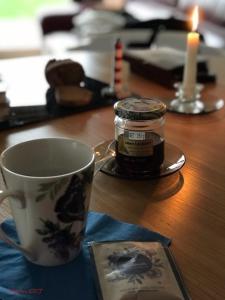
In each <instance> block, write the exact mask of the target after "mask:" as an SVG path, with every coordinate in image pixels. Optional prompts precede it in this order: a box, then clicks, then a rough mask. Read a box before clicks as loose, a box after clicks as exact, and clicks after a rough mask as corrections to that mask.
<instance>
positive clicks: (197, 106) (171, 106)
mask: <svg viewBox="0 0 225 300" xmlns="http://www.w3.org/2000/svg"><path fill="white" fill-rule="evenodd" d="M174 87H175V89H176V93H175V96H176V98H175V99H173V100H168V101H164V102H165V103H166V105H167V109H168V111H172V112H177V113H181V114H191V115H197V114H204V113H209V112H213V111H215V110H219V109H221V108H222V107H223V106H224V100H223V99H216V100H215V99H202V97H201V91H202V90H203V88H204V86H203V85H202V84H199V83H197V84H196V85H195V89H194V92H193V94H192V95H191V96H189V97H188V96H187V94H186V93H185V91H184V88H183V84H182V83H180V82H178V83H175V85H174Z"/></svg>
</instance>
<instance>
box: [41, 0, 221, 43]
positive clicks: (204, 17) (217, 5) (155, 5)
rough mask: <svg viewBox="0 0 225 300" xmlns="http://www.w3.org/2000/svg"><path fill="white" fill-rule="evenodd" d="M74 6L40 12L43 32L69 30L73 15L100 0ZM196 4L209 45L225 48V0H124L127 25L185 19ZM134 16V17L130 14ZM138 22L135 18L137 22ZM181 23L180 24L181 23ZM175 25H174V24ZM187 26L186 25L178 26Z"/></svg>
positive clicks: (78, 2)
mask: <svg viewBox="0 0 225 300" xmlns="http://www.w3.org/2000/svg"><path fill="white" fill-rule="evenodd" d="M112 1H113V0H112ZM75 2H76V3H74V4H75V6H74V7H73V6H70V8H68V9H67V10H64V11H62V12H61V13H60V12H59V11H58V12H57V14H55V13H54V11H49V10H48V11H44V12H42V13H41V14H40V15H39V20H40V26H41V29H42V33H43V35H47V34H50V33H52V32H56V31H69V30H71V29H72V28H73V23H72V18H73V17H74V16H76V15H78V14H79V13H80V12H82V11H83V10H85V9H86V8H89V7H96V6H97V7H99V4H100V3H101V1H90V0H89V1H75ZM196 4H197V5H199V7H200V12H201V21H200V26H199V31H200V32H201V33H202V34H203V35H204V37H205V41H206V43H207V44H208V45H210V46H214V47H221V48H225V31H224V29H225V0H195V1H193V0H159V1H157V0H155V1H154V0H127V1H126V5H125V7H124V9H125V10H124V11H123V12H122V11H120V13H123V14H125V15H126V16H127V20H128V27H130V28H131V27H132V24H135V21H137V20H138V21H140V22H141V25H139V26H143V27H145V28H148V26H151V23H150V25H149V24H148V21H150V22H151V21H152V20H155V19H158V20H163V19H164V20H165V19H167V18H171V17H173V18H175V19H179V20H185V23H186V20H187V16H188V12H189V11H190V9H191V8H193V6H194V5H196ZM132 17H133V18H132ZM136 24H137V22H136ZM181 27H182V26H181ZM175 29H176V27H175ZM181 29H187V28H181Z"/></svg>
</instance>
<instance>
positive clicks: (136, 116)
mask: <svg viewBox="0 0 225 300" xmlns="http://www.w3.org/2000/svg"><path fill="white" fill-rule="evenodd" d="M114 110H115V114H116V115H117V116H119V117H121V118H123V119H127V120H152V119H158V118H160V117H162V116H163V115H164V114H165V112H166V105H165V104H164V103H163V102H162V101H160V100H156V99H148V98H127V99H124V100H120V101H118V102H116V103H115V104H114Z"/></svg>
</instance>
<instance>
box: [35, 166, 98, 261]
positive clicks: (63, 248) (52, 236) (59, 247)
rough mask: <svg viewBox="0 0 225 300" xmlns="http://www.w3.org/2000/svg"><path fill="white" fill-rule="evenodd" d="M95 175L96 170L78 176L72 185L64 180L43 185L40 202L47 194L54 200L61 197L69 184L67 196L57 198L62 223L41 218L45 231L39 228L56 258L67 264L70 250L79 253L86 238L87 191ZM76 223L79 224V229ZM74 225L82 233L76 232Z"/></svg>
mask: <svg viewBox="0 0 225 300" xmlns="http://www.w3.org/2000/svg"><path fill="white" fill-rule="evenodd" d="M92 172H93V170H87V171H86V172H83V173H81V174H79V175H77V174H75V175H73V176H72V177H71V179H70V180H69V182H68V179H66V180H65V179H62V180H61V181H56V182H49V183H46V184H43V183H42V184H41V186H40V192H41V193H40V196H38V198H37V201H40V199H41V200H42V199H44V198H45V197H46V195H44V193H45V194H46V193H47V194H48V196H49V199H50V200H52V198H54V197H57V193H58V192H59V191H60V190H61V189H62V188H63V187H64V185H65V184H66V183H67V186H66V188H64V192H63V194H62V195H60V197H59V198H58V199H57V198H56V199H57V200H56V204H55V209H54V211H55V213H56V215H57V219H58V221H57V222H53V221H51V220H43V219H41V222H42V228H41V229H36V232H37V233H38V234H39V235H41V236H43V237H42V241H43V242H44V243H47V244H48V247H49V248H50V249H51V250H52V251H53V252H54V254H55V256H56V257H58V258H60V259H62V260H64V261H67V260H69V259H70V250H74V249H77V251H79V249H80V243H81V241H82V239H83V236H84V230H83V229H82V228H83V227H84V225H83V224H82V223H83V222H84V220H85V215H86V205H85V200H86V197H87V195H86V191H87V185H88V184H91V181H92ZM46 198H48V197H46ZM62 223H63V224H62ZM74 223H77V226H76V225H75V224H74ZM78 223H79V225H78ZM64 224H66V225H64ZM73 225H75V226H76V227H77V228H79V230H74V228H73Z"/></svg>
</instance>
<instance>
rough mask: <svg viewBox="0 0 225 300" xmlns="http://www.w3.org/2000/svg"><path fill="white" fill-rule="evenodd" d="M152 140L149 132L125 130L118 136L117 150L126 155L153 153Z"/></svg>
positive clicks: (137, 155)
mask: <svg viewBox="0 0 225 300" xmlns="http://www.w3.org/2000/svg"><path fill="white" fill-rule="evenodd" d="M153 151H154V140H153V138H152V134H151V133H150V132H143V131H129V130H125V131H124V134H121V135H119V136H118V152H119V153H120V154H124V155H126V156H135V157H141V156H150V155H153Z"/></svg>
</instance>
